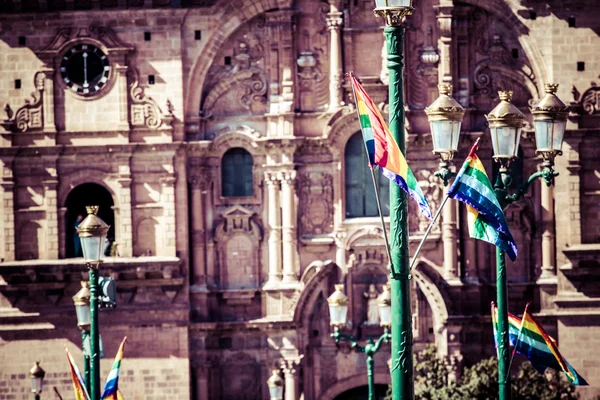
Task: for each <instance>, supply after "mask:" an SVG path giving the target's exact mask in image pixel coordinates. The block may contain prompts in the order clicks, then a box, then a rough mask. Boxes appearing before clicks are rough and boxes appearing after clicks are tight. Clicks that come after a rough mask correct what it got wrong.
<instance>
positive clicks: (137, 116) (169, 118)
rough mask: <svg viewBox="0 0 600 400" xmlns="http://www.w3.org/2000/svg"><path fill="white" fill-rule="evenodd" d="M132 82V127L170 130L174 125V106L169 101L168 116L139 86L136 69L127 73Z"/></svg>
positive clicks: (130, 92) (167, 106) (130, 69)
mask: <svg viewBox="0 0 600 400" xmlns="http://www.w3.org/2000/svg"><path fill="white" fill-rule="evenodd" d="M127 73H128V75H129V81H130V89H129V94H130V96H131V125H132V126H133V127H134V128H136V127H146V128H149V129H159V128H160V127H162V126H165V127H166V128H170V127H171V126H172V124H173V106H172V104H171V102H170V101H169V100H167V105H166V108H167V114H163V112H162V110H161V109H160V107H159V106H158V104H156V102H155V101H154V100H153V99H152V97H150V96H148V95H146V94H145V93H144V89H143V88H141V87H140V86H139V74H138V72H137V71H136V69H135V68H129V69H128V71H127Z"/></svg>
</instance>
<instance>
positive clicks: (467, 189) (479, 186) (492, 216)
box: [448, 139, 517, 261]
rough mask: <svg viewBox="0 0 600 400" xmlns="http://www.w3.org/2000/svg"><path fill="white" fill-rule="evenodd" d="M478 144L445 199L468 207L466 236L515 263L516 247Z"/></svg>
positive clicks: (470, 153) (476, 143) (474, 146)
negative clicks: (457, 201) (482, 161)
mask: <svg viewBox="0 0 600 400" xmlns="http://www.w3.org/2000/svg"><path fill="white" fill-rule="evenodd" d="M478 143H479V139H477V141H476V142H475V144H474V145H473V148H472V149H471V151H470V152H469V155H468V156H467V159H466V160H465V162H464V164H463V166H462V168H461V169H460V171H459V172H458V174H457V175H456V178H455V179H454V182H453V183H452V186H451V187H450V190H448V197H451V198H453V199H456V200H459V201H462V202H463V203H465V204H466V205H467V212H468V225H469V235H470V236H471V237H472V238H474V239H479V240H484V241H486V242H488V243H491V244H493V245H495V246H497V247H499V248H501V249H502V250H504V251H505V252H506V254H508V256H509V257H510V259H511V260H513V261H515V259H516V258H517V244H516V243H515V240H514V239H513V237H512V235H511V234H510V230H509V229H508V222H506V217H505V216H504V212H503V211H502V208H501V207H500V203H498V200H497V199H496V194H495V193H494V188H493V187H492V184H491V183H490V180H489V179H488V176H487V174H486V173H485V168H483V164H482V163H481V160H480V159H479V157H477V153H476V151H477V145H478Z"/></svg>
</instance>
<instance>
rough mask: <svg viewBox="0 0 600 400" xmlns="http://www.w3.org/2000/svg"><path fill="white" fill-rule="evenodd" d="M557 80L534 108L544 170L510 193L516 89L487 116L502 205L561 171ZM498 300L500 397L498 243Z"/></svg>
mask: <svg viewBox="0 0 600 400" xmlns="http://www.w3.org/2000/svg"><path fill="white" fill-rule="evenodd" d="M557 87H558V85H557V84H547V85H545V89H546V94H545V96H544V97H543V98H542V100H541V101H540V103H539V104H538V105H537V106H535V107H533V108H532V109H531V112H532V114H533V119H534V126H535V137H536V146H537V151H536V153H537V154H538V155H541V157H542V160H543V163H542V169H541V171H538V172H536V173H534V174H532V175H531V176H530V177H529V178H528V179H527V182H525V183H523V184H522V185H521V186H519V187H518V188H517V190H516V191H515V192H514V193H512V194H510V193H509V192H508V188H509V186H510V184H511V182H512V177H511V175H510V171H509V167H510V163H511V161H512V160H514V159H515V158H516V157H517V152H518V150H519V141H520V137H521V128H522V126H523V119H524V116H523V114H522V113H521V112H520V111H519V109H518V108H517V107H515V106H514V105H513V104H512V103H511V100H512V92H499V95H500V100H501V101H500V104H498V105H497V106H496V107H495V108H494V109H493V110H492V112H490V114H488V115H487V116H486V117H487V119H488V121H489V125H490V134H491V138H492V147H493V150H494V159H495V160H496V161H497V162H499V163H500V170H499V174H498V178H497V179H496V183H495V184H494V189H495V193H496V197H497V199H498V202H499V203H500V206H501V207H502V209H505V208H506V207H508V206H509V205H510V204H511V203H513V202H515V201H518V200H520V199H521V198H522V197H523V196H524V195H525V194H526V193H527V191H528V190H529V187H530V186H531V184H532V183H533V182H534V181H535V180H536V179H538V178H542V179H544V182H545V184H546V185H547V186H551V185H552V184H553V182H554V177H555V176H557V175H558V172H556V171H554V169H553V168H554V158H555V157H556V155H558V154H561V147H562V141H563V136H564V132H565V127H566V119H567V115H568V108H567V107H566V106H565V104H564V103H563V102H562V101H560V99H559V98H558V97H556V94H555V93H556V89H557ZM496 290H497V293H496V301H497V303H498V326H497V332H498V338H497V340H498V383H499V398H500V400H509V399H510V396H511V395H510V371H509V365H510V355H509V342H508V304H507V303H508V301H507V285H506V259H505V256H504V252H503V251H502V250H500V248H499V247H496Z"/></svg>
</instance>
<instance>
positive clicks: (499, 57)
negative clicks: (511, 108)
mask: <svg viewBox="0 0 600 400" xmlns="http://www.w3.org/2000/svg"><path fill="white" fill-rule="evenodd" d="M472 24H473V26H472V34H470V37H471V43H470V44H471V46H472V47H473V49H474V52H475V54H474V56H475V59H476V64H475V68H474V69H473V72H472V73H473V82H474V84H475V95H476V96H478V98H479V100H480V101H482V102H483V103H484V104H481V105H482V106H483V105H485V106H486V107H488V106H490V105H492V103H493V102H495V101H497V98H498V93H497V92H498V91H499V90H512V91H513V93H514V95H513V102H514V103H515V104H517V105H522V106H524V105H527V104H530V103H531V102H534V101H537V96H538V93H537V85H536V77H535V74H534V72H533V69H532V68H531V66H530V65H529V63H528V60H527V59H526V57H525V53H524V51H523V49H522V48H521V47H520V45H519V43H518V41H517V40H516V39H515V38H513V37H512V35H511V33H510V32H511V30H510V29H509V28H508V27H506V26H505V25H504V24H503V23H502V22H500V21H499V20H497V19H495V18H494V17H492V16H491V15H489V14H488V13H487V12H486V11H485V10H483V9H480V8H473V12H472ZM509 48H510V49H512V50H509ZM512 52H515V53H514V55H513V54H512ZM532 97H533V98H532ZM492 99H493V101H492Z"/></svg>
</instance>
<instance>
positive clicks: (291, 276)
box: [281, 170, 298, 283]
mask: <svg viewBox="0 0 600 400" xmlns="http://www.w3.org/2000/svg"><path fill="white" fill-rule="evenodd" d="M295 181H296V171H294V170H292V171H285V172H283V173H282V175H281V197H282V202H281V203H282V204H281V214H282V239H283V283H296V282H298V268H297V265H296V264H297V263H298V254H297V253H298V249H297V245H296V187H295V185H294V183H295Z"/></svg>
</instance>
